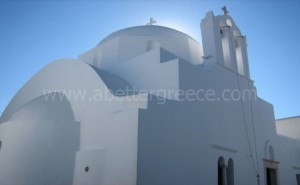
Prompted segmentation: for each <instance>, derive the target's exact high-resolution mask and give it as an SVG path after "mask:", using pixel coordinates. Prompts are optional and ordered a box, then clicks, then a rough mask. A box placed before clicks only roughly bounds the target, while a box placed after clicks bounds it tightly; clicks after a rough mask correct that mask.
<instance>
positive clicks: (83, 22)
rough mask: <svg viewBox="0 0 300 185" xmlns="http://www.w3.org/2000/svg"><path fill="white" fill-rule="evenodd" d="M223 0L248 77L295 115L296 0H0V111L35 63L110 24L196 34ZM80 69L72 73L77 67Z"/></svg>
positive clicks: (93, 37)
mask: <svg viewBox="0 0 300 185" xmlns="http://www.w3.org/2000/svg"><path fill="white" fill-rule="evenodd" d="M223 5H226V6H227V7H228V9H229V12H230V15H231V16H232V17H233V19H235V22H236V23H237V25H238V26H239V27H240V29H241V31H242V32H243V34H245V35H247V39H248V54H249V63H250V70H251V77H252V79H253V80H254V81H255V85H256V87H257V90H258V95H259V96H260V97H261V98H263V99H265V100H266V101H268V102H270V103H272V104H273V105H274V110H275V117H276V118H282V117H289V116H296V115H300V96H299V92H300V85H299V84H300V83H299V80H300V73H299V70H300V24H299V19H300V2H299V1H296V0H294V1H293V0H285V1H284V0H277V1H276V0H274V1H271V0H254V1H250V0H248V1H247V0H227V1H221V0H217V1H212V0H204V1H201V0H182V1H180V0H164V1H163V0H162V1H158V0H154V1H150V0H147V1H138V0H131V1H129V0H127V1H126V0H125V1H121V0H119V1H118V0H113V1H109V0H106V1H80V0H77V1H66V0H62V1H58V0H56V1H16V0H11V1H8V0H7V1H6V0H0V69H1V73H0V112H3V110H4V109H5V107H6V106H7V104H8V103H9V101H10V100H11V99H12V98H13V96H14V95H15V93H16V92H17V91H18V90H19V89H20V88H21V87H22V86H23V85H24V83H25V82H26V81H28V80H29V79H30V78H31V77H32V76H33V75H34V74H35V73H36V72H37V71H39V70H40V69H41V68H42V67H44V66H45V65H47V64H48V63H50V62H51V61H53V60H56V59H60V58H76V57H77V55H78V54H80V53H82V52H84V51H87V50H88V49H91V48H92V47H94V46H95V45H96V44H97V43H98V42H100V40H101V39H103V38H104V37H105V36H107V35H108V34H110V33H111V32H114V31H117V30H118V29H122V28H126V27H130V26H136V25H144V24H145V23H147V22H148V20H149V18H150V17H154V18H155V19H156V20H157V21H158V24H159V25H162V26H169V27H172V28H175V29H178V30H180V31H183V32H186V33H188V34H190V35H191V36H192V37H194V38H195V39H197V40H198V41H199V42H201V35H200V29H199V24H200V21H201V19H202V18H203V17H204V16H205V13H206V12H207V11H209V10H213V11H214V13H215V14H221V13H222V11H221V9H220V8H221V7H222V6H223ZM79 75H80V74H79Z"/></svg>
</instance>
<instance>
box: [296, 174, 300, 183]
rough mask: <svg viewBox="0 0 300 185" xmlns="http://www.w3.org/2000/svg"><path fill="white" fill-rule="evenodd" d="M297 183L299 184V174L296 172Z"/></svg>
mask: <svg viewBox="0 0 300 185" xmlns="http://www.w3.org/2000/svg"><path fill="white" fill-rule="evenodd" d="M296 179H297V185H300V174H296Z"/></svg>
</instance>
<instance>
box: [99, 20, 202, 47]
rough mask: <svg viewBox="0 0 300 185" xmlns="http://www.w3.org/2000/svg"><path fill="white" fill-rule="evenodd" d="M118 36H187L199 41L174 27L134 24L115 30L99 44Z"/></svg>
mask: <svg viewBox="0 0 300 185" xmlns="http://www.w3.org/2000/svg"><path fill="white" fill-rule="evenodd" d="M145 28H147V29H145ZM118 36H173V37H178V38H186V37H187V38H189V39H192V40H194V41H195V42H197V43H198V41H197V40H196V39H194V38H193V37H191V36H189V35H188V34H186V33H183V32H181V31H178V30H176V29H173V28H169V27H165V26H158V25H143V26H133V27H129V28H124V29H121V30H118V31H116V32H113V33H111V34H110V35H108V36H107V37H105V38H104V39H103V40H102V41H100V42H99V44H97V46H99V45H101V44H102V43H105V42H106V41H108V40H110V39H113V38H115V37H118Z"/></svg>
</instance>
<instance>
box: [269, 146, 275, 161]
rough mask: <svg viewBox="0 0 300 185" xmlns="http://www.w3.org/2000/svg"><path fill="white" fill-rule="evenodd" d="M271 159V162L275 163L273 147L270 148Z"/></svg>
mask: <svg viewBox="0 0 300 185" xmlns="http://www.w3.org/2000/svg"><path fill="white" fill-rule="evenodd" d="M269 157H270V160H272V161H274V159H275V157H274V150H273V147H272V145H270V146H269Z"/></svg>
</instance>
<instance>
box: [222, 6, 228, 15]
mask: <svg viewBox="0 0 300 185" xmlns="http://www.w3.org/2000/svg"><path fill="white" fill-rule="evenodd" d="M222 10H223V12H224V15H227V14H229V12H228V10H227V7H226V6H223V7H222Z"/></svg>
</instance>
